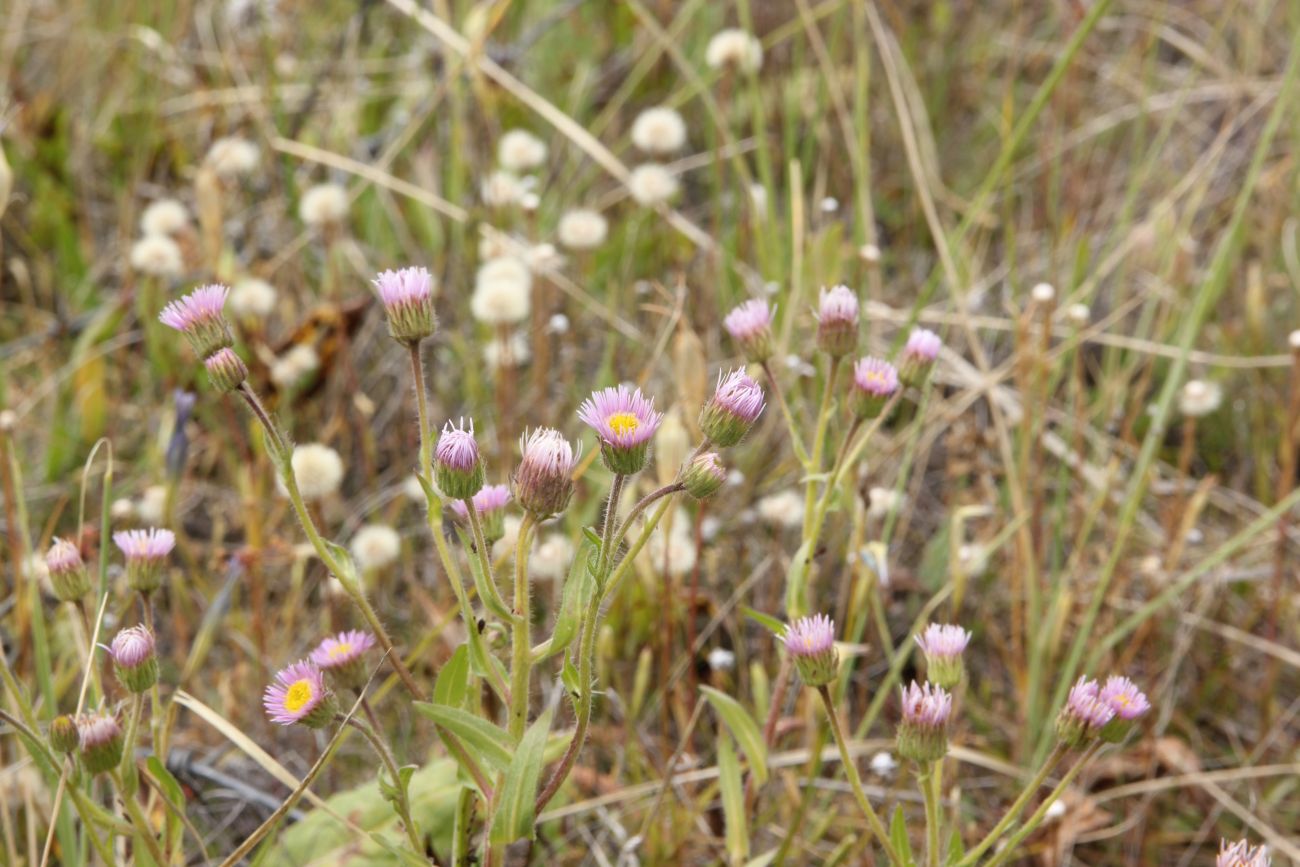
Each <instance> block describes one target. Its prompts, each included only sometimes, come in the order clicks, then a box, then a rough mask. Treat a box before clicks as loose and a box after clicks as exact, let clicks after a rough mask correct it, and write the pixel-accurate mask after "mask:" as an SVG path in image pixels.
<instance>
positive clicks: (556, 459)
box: [519, 427, 576, 476]
mask: <svg viewBox="0 0 1300 867" xmlns="http://www.w3.org/2000/svg"><path fill="white" fill-rule="evenodd" d="M520 450H521V451H522V452H523V456H522V457H521V458H520V461H519V464H520V471H521V472H522V471H523V469H524V468H525V467H527V468H528V469H529V470H531V471H533V472H539V473H542V474H544V475H547V476H567V475H568V474H569V473H571V472H573V462H574V460H575V458H576V455H575V453H574V451H573V446H572V445H570V444H569V441H568V440H566V439H565V438H564V434H562V433H560V432H559V431H557V430H555V429H554V428H549V427H541V428H538V429H537V430H535V431H533V432H532V433H526V434H524V436H523V438H522V439H521V449H520Z"/></svg>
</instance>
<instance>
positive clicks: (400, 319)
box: [372, 268, 438, 345]
mask: <svg viewBox="0 0 1300 867" xmlns="http://www.w3.org/2000/svg"><path fill="white" fill-rule="evenodd" d="M372 282H373V283H374V285H375V289H376V291H378V293H379V300H380V301H382V302H383V305H384V313H385V315H387V317H388V333H389V334H390V335H392V338H393V339H394V340H396V341H397V342H398V343H404V344H407V345H414V344H416V343H419V342H420V341H421V340H423V339H424V338H426V337H428V336H429V335H431V334H433V332H434V331H436V330H437V328H438V317H437V316H436V315H435V314H434V312H433V275H432V274H430V273H429V271H428V269H427V268H403V269H402V270H400V271H383V272H381V273H380V274H379V275H378V276H377V277H376V278H375V279H374V280H373V281H372Z"/></svg>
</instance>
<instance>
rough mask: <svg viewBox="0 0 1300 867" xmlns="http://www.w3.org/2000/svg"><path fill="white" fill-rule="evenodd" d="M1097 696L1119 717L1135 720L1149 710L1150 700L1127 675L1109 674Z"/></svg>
mask: <svg viewBox="0 0 1300 867" xmlns="http://www.w3.org/2000/svg"><path fill="white" fill-rule="evenodd" d="M1098 697H1099V698H1100V699H1101V700H1102V701H1103V702H1104V703H1105V704H1106V705H1108V706H1109V707H1110V709H1111V710H1113V711H1114V712H1115V716H1117V717H1119V718H1120V719H1126V720H1135V719H1137V718H1138V717H1140V716H1142V715H1143V714H1144V713H1146V712H1147V711H1149V710H1151V702H1149V701H1147V697H1146V695H1145V694H1144V693H1143V692H1142V690H1140V689H1138V687H1137V684H1135V683H1134V682H1133V681H1131V680H1129V679H1128V678H1127V677H1120V676H1119V675H1111V676H1110V677H1108V678H1106V684H1105V686H1103V687H1102V688H1101V691H1100V692H1099V693H1098Z"/></svg>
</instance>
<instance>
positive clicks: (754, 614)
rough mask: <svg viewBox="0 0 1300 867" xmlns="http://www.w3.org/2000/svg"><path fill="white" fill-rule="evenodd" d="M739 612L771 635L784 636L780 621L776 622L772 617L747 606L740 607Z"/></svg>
mask: <svg viewBox="0 0 1300 867" xmlns="http://www.w3.org/2000/svg"><path fill="white" fill-rule="evenodd" d="M740 610H741V611H742V612H743V613H744V615H745V616H746V617H748V618H749V619H750V620H753V621H754V622H755V623H757V624H758V625H759V626H762V627H764V628H765V629H767V630H768V631H769V632H771V633H772V634H773V635H776V636H780V635H783V634H785V624H784V623H782V622H781V621H780V620H777V619H776V618H775V617H773V616H772V615H770V614H764V613H763V612H761V611H756V610H754V609H753V608H750V607H749V606H748V605H742V606H740Z"/></svg>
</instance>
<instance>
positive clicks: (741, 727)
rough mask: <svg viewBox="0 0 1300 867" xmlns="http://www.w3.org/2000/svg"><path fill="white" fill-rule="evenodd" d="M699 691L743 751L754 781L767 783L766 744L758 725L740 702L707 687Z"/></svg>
mask: <svg viewBox="0 0 1300 867" xmlns="http://www.w3.org/2000/svg"><path fill="white" fill-rule="evenodd" d="M700 691H701V692H703V693H704V697H705V698H706V699H708V700H709V704H711V705H713V709H714V710H715V711H717V712H718V716H720V717H722V721H723V722H724V723H726V724H727V728H729V729H730V730H731V733H732V734H733V735H735V737H736V741H737V742H738V743H739V744H740V748H741V749H742V750H744V751H745V758H747V759H749V769H750V771H751V772H752V773H753V774H754V779H755V781H757V782H758V784H759V785H762V784H763V783H765V782H767V744H766V742H764V740H763V732H762V730H761V729H760V728H759V727H758V723H757V722H755V721H754V718H753V717H752V716H750V715H749V711H747V710H745V709H744V708H743V707H742V706H741V704H740V702H738V701H736V700H735V699H734V698H732V697H731V696H729V695H727V694H726V693H725V692H719V691H718V690H716V689H714V688H713V687H709V686H701V687H700Z"/></svg>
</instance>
